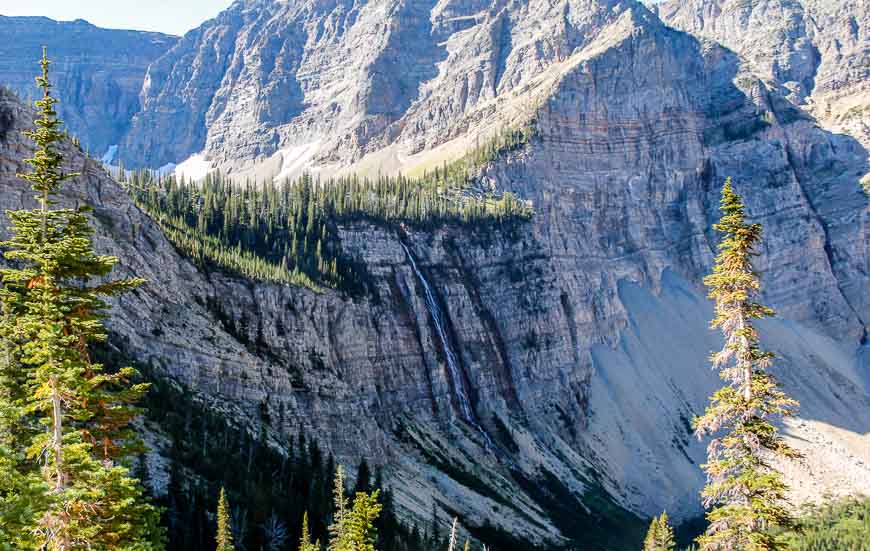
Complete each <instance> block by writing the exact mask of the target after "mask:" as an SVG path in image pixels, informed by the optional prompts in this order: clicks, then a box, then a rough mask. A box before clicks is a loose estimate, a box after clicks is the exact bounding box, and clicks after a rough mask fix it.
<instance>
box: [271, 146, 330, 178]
mask: <svg viewBox="0 0 870 551" xmlns="http://www.w3.org/2000/svg"><path fill="white" fill-rule="evenodd" d="M319 147H320V140H315V141H313V142H308V143H304V144H301V145H297V146H294V147H286V148H284V149H281V150H280V151H279V153H281V171H280V172H279V173H278V175H277V176H275V180H274V181H276V182H280V181H281V180H283V179H284V178H288V177H294V176H298V175H299V174H300V173H301V172H302V171H303V170H304V169H305V168H308V167H310V165H311V160H312V159H313V158H314V155H316V154H317V151H318V148H319Z"/></svg>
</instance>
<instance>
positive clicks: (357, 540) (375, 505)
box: [328, 465, 382, 551]
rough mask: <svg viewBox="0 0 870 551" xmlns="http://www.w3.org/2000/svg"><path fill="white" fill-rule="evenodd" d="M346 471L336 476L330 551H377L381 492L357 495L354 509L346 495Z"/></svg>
mask: <svg viewBox="0 0 870 551" xmlns="http://www.w3.org/2000/svg"><path fill="white" fill-rule="evenodd" d="M344 487H345V479H344V469H343V468H342V467H341V465H339V466H338V468H337V469H336V473H335V481H334V490H333V498H334V501H335V511H334V514H333V522H332V524H331V525H330V526H329V546H328V549H329V551H375V541H376V540H377V536H378V533H377V529H376V528H375V523H376V521H377V520H378V517H379V516H380V514H381V509H382V506H381V504H380V503H379V502H378V498H379V496H380V490H375V491H374V492H372V493H370V494H369V493H366V492H357V494H356V496H355V497H354V500H353V506H350V505H349V501H348V498H347V497H346V495H345V489H344Z"/></svg>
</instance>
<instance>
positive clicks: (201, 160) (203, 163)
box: [165, 153, 214, 181]
mask: <svg viewBox="0 0 870 551" xmlns="http://www.w3.org/2000/svg"><path fill="white" fill-rule="evenodd" d="M165 166H168V165H165ZM213 168H214V167H213V166H212V163H211V161H209V160H207V159H206V158H205V154H203V153H196V154H195V155H191V156H190V157H188V158H187V159H185V160H184V161H182V162H180V163H179V164H178V165H177V166H176V167H175V177H176V178H179V179H181V177H182V176H183V177H184V178H186V179H187V180H192V181H197V180H202V179H203V178H205V176H206V174H208V173H209V172H211V171H212V169H213Z"/></svg>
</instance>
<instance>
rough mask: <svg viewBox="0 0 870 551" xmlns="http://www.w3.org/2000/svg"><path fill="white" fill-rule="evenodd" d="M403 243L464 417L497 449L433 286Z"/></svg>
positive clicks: (488, 443)
mask: <svg viewBox="0 0 870 551" xmlns="http://www.w3.org/2000/svg"><path fill="white" fill-rule="evenodd" d="M401 245H402V248H403V249H405V255H407V257H408V261H409V262H410V263H411V268H412V269H413V270H414V275H416V276H417V280H418V281H419V282H420V285H422V286H423V291H424V293H425V295H426V309H427V310H429V315H430V316H432V323H433V324H434V325H435V332H436V333H437V334H438V340H439V341H441V348H442V349H443V350H444V357H445V358H446V360H447V369H449V370H450V378H451V379H452V380H453V392H454V394H455V396H456V401H457V402H458V403H459V409H460V411H461V413H462V417H463V418H464V419H465V421H466V422H467V423H468V424H469V425H471V426H473V427H474V428H476V429H477V430H478V431H480V434H482V435H483V437H484V439H485V440H486V447H487V449H490V450H492V449H495V446H494V444H493V442H492V439H491V438H490V437H489V434H487V432H486V430H485V429H484V428H483V427H482V426H480V423H478V422H477V418H476V417H475V415H474V410H473V409H472V408H471V401H470V400H469V399H468V394H467V392H466V390H465V383H464V382H463V378H462V371H461V370H460V368H459V362H458V361H457V360H456V354H454V353H453V348H452V347H451V346H450V339H448V338H447V332H446V331H445V329H444V321H443V317H442V314H441V309H440V308H439V307H438V302H436V301H435V294H434V293H433V292H432V287H431V286H430V285H429V282H428V281H426V278H425V277H423V274H422V273H421V272H420V268H418V267H417V262H416V260H414V255H412V254H411V251H410V250H409V249H408V247H407V246H406V245H405V244H404V243H401Z"/></svg>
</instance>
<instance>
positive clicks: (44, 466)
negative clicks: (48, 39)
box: [0, 51, 162, 551]
mask: <svg viewBox="0 0 870 551" xmlns="http://www.w3.org/2000/svg"><path fill="white" fill-rule="evenodd" d="M49 65H50V63H49V61H48V58H47V56H46V54H45V52H44V51H43V57H42V60H41V66H42V75H41V76H40V77H38V78H37V84H38V85H39V87H40V88H41V89H42V92H43V96H42V99H41V100H39V101H38V102H36V105H37V107H38V110H39V115H40V116H39V118H38V119H37V120H36V121H35V122H36V128H35V130H33V131H29V132H27V136H28V137H30V138H31V139H32V140H33V141H34V142H35V144H36V152H35V154H34V156H33V158H31V159H27V160H26V162H27V163H28V164H29V165H30V166H31V168H32V170H31V172H29V173H27V174H22V175H20V177H21V178H23V179H24V180H26V181H28V182H30V184H31V185H32V188H33V190H34V191H35V192H36V196H35V199H36V203H37V206H36V208H33V209H22V210H18V211H10V212H7V216H8V217H9V219H10V221H11V223H12V228H11V233H12V236H11V238H10V239H9V240H8V241H6V242H4V243H2V247H3V248H4V249H5V257H6V259H7V260H9V261H10V265H11V266H10V267H8V268H4V269H2V270H0V278H2V282H3V287H2V290H0V303H2V308H3V318H2V328H0V336H2V338H3V344H4V347H5V351H4V355H5V356H6V358H7V359H9V360H10V361H12V362H15V365H16V366H17V367H16V368H14V369H17V374H12V375H11V376H10V372H9V371H8V370H7V371H6V373H5V374H4V375H3V376H2V377H0V384H2V385H3V387H4V388H3V389H2V391H0V395H2V397H3V398H0V400H2V401H3V403H4V404H5V406H0V408H2V409H3V410H4V411H3V412H0V414H4V413H5V414H6V415H12V416H18V420H17V423H13V424H16V425H17V427H18V429H17V430H16V431H15V432H14V433H12V434H10V433H6V432H5V431H4V434H3V438H2V440H5V441H6V442H5V443H6V444H7V446H8V447H7V449H8V450H10V451H11V452H12V454H13V455H8V454H6V453H5V452H4V453H0V455H2V456H4V459H9V460H11V461H13V462H14V463H15V465H12V466H11V467H12V468H13V470H12V471H11V472H15V473H18V474H19V475H20V477H23V479H24V480H25V487H26V489H27V491H29V492H30V493H31V499H30V500H29V501H28V506H29V511H28V513H29V514H30V515H32V516H31V518H32V519H33V522H32V524H33V525H32V526H29V527H27V529H25V530H23V531H21V532H20V533H19V534H14V535H13V536H12V537H13V538H14V539H13V541H15V542H16V544H17V545H19V548H24V549H27V548H38V549H46V550H50V551H53V550H64V551H68V550H72V549H90V548H98V549H130V548H136V549H158V548H162V532H161V531H160V530H159V529H158V528H157V522H158V515H157V511H156V510H155V509H154V508H153V507H151V506H150V505H148V504H147V503H146V502H145V501H144V498H143V495H142V489H141V487H140V486H139V485H138V482H137V481H136V480H135V479H133V478H132V477H131V476H130V475H129V471H128V469H127V468H126V466H125V465H124V461H126V460H127V459H129V457H128V453H129V451H130V447H129V444H130V443H131V441H132V438H131V436H132V435H131V433H130V432H129V431H128V430H127V428H128V424H129V421H130V420H131V419H132V417H133V416H134V415H135V414H136V411H135V410H134V409H133V408H131V407H130V404H131V403H133V402H134V401H136V400H137V399H138V398H139V397H140V396H141V395H142V394H143V393H144V392H145V391H146V389H147V386H146V385H131V384H130V383H129V380H130V378H131V377H133V376H134V375H135V372H134V371H133V370H132V369H122V370H120V371H119V372H117V373H114V374H109V373H106V372H104V371H103V369H102V366H101V365H99V364H95V363H92V362H91V360H90V357H89V354H88V346H89V344H91V343H93V342H95V341H102V340H105V338H106V334H105V330H104V328H103V325H102V318H103V317H104V312H105V309H106V304H105V302H104V301H103V297H109V296H116V295H119V294H121V293H124V292H126V291H128V290H130V289H132V288H133V287H135V286H137V285H139V284H140V283H141V280H138V279H120V280H112V279H110V278H109V277H108V276H109V274H110V272H111V270H112V268H113V266H114V265H115V264H116V263H117V261H118V260H117V258H115V257H111V256H102V255H97V254H96V253H95V252H94V250H93V246H92V241H91V236H92V234H93V229H92V228H91V226H90V221H89V219H88V217H87V214H88V212H89V210H90V209H89V208H88V207H79V208H75V209H70V208H56V207H55V205H56V198H57V194H58V192H59V191H60V188H61V185H62V184H63V182H64V181H66V180H69V179H70V178H73V177H75V176H76V174H73V173H66V172H64V170H63V164H64V161H65V159H64V156H63V154H62V152H61V144H62V142H64V141H65V140H66V139H67V138H66V135H65V134H64V133H63V132H62V131H61V129H60V128H61V122H60V120H58V118H57V114H56V112H55V110H54V105H55V104H56V103H57V102H58V100H57V99H56V98H54V97H53V96H52V95H51V84H50V82H49ZM95 280H96V282H95ZM8 365H10V364H7V366H8ZM6 406H11V407H6ZM34 420H35V421H36V425H35V426H34V425H32V424H31V422H32V421H34ZM7 421H8V418H7ZM22 449H23V450H24V451H25V453H24V454H21V453H19V451H18V450H22ZM34 473H39V475H40V477H41V479H42V480H41V482H40V484H41V485H37V483H36V479H35V477H34ZM36 494H38V496H37V495H36ZM4 525H5V522H2V523H0V529H2V530H5V529H6V528H5V527H4Z"/></svg>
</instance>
